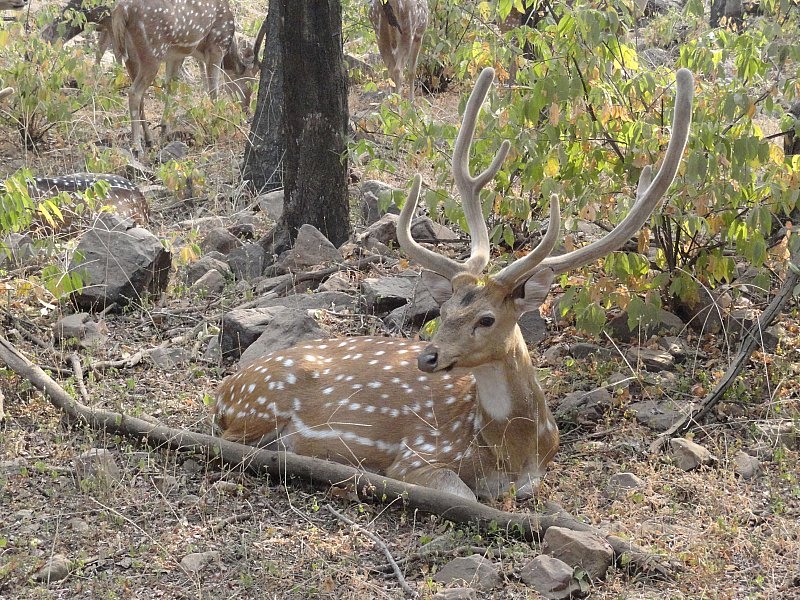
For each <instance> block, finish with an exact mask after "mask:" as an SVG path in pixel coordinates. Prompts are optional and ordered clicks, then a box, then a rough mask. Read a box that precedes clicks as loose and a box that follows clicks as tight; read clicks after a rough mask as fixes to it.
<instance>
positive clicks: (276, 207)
mask: <svg viewBox="0 0 800 600" xmlns="http://www.w3.org/2000/svg"><path fill="white" fill-rule="evenodd" d="M256 203H257V204H258V207H259V208H260V209H261V210H262V211H263V212H265V213H266V214H267V216H268V217H269V218H270V219H272V220H273V221H277V220H278V219H280V218H281V216H282V215H283V190H274V191H272V192H267V193H266V194H261V195H260V196H258V197H257V198H256Z"/></svg>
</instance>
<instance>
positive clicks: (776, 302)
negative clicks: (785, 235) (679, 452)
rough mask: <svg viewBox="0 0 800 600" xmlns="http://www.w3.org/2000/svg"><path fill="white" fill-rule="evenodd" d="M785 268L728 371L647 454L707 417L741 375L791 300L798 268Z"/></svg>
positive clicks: (796, 281)
mask: <svg viewBox="0 0 800 600" xmlns="http://www.w3.org/2000/svg"><path fill="white" fill-rule="evenodd" d="M789 266H790V268H789V270H788V273H787V276H786V279H785V280H784V282H783V286H781V289H780V290H779V291H778V293H777V294H776V295H775V297H774V298H773V299H772V302H770V303H769V305H768V306H767V308H765V309H764V312H762V313H761V315H759V317H758V320H757V321H756V323H755V325H753V327H752V328H751V329H750V330H749V331H746V332H744V339H743V340H742V347H741V348H740V349H739V353H738V354H737V355H736V357H735V358H734V359H733V362H732V363H731V364H730V366H729V367H728V370H727V371H725V375H723V376H722V379H720V380H719V382H718V383H717V385H716V386H714V389H713V390H711V392H709V394H708V395H707V396H706V397H705V399H704V400H703V402H701V403H700V405H699V406H698V407H697V408H696V409H694V410H689V411H688V412H687V413H686V414H685V415H684V416H683V418H681V419H680V420H679V421H678V422H677V423H675V424H674V425H673V426H672V427H670V428H669V429H668V430H667V431H665V432H664V433H662V434H661V435H660V436H658V437H657V438H656V439H655V441H654V442H653V443H652V444H650V452H653V453H655V452H659V451H660V450H661V449H662V448H663V447H664V446H665V445H666V443H667V441H668V440H669V439H670V438H671V437H673V436H676V435H683V434H685V433H686V432H687V431H689V430H690V429H692V428H693V427H694V426H695V425H697V424H699V423H700V420H701V419H703V418H704V417H705V416H706V415H708V413H710V412H711V409H713V408H714V407H715V406H716V405H717V404H718V403H719V401H720V400H722V397H723V395H724V394H725V392H726V391H728V388H729V387H730V386H731V385H732V384H733V382H734V381H735V380H736V377H738V375H739V373H741V372H742V369H744V367H745V365H746V364H747V362H748V361H749V360H750V355H751V354H753V351H754V350H755V348H756V345H757V344H758V343H759V342H760V341H761V335H760V334H761V332H762V331H764V329H766V328H767V327H769V324H770V323H772V321H773V320H774V319H775V317H777V316H778V315H779V314H780V313H781V312H782V311H783V307H784V306H785V305H786V303H787V302H788V301H789V298H791V297H792V292H793V290H794V288H795V286H796V285H797V284H798V282H800V269H798V267H797V266H796V265H794V264H793V263H789Z"/></svg>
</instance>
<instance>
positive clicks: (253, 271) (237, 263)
mask: <svg viewBox="0 0 800 600" xmlns="http://www.w3.org/2000/svg"><path fill="white" fill-rule="evenodd" d="M266 260H267V256H266V253H265V252H264V248H263V247H262V246H261V244H257V243H255V242H253V243H249V244H244V245H243V246H240V247H239V248H234V249H233V250H231V252H230V254H228V264H229V265H230V267H231V271H232V272H233V277H234V279H236V280H245V281H250V280H252V279H255V278H256V277H260V276H261V274H262V273H263V272H264V266H265V264H266Z"/></svg>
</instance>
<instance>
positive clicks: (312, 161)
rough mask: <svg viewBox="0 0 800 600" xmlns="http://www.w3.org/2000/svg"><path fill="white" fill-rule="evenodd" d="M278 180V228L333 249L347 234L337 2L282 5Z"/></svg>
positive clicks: (299, 0)
mask: <svg viewBox="0 0 800 600" xmlns="http://www.w3.org/2000/svg"><path fill="white" fill-rule="evenodd" d="M281 6H282V10H281V12H282V17H283V36H284V37H283V67H284V75H285V78H284V86H283V93H284V117H285V122H286V177H285V181H284V184H285V185H284V210H283V216H282V218H281V222H280V223H279V227H283V228H285V229H286V230H288V232H289V236H290V238H291V239H292V240H294V238H295V237H296V235H297V230H298V229H299V228H300V226H301V225H303V224H304V223H308V224H311V225H313V226H314V227H316V228H317V229H319V230H320V231H321V232H322V233H323V234H324V235H325V236H326V237H327V238H328V239H329V240H330V241H331V242H332V243H333V244H334V245H336V246H338V245H340V244H342V243H343V242H345V241H346V240H347V238H348V237H349V236H350V219H349V212H350V211H349V203H348V196H347V161H346V145H345V139H346V135H347V119H348V108H347V74H346V72H345V67H344V57H343V50H342V7H341V1H340V0H326V1H324V2H320V1H316V2H315V1H312V0H283V1H282V2H281Z"/></svg>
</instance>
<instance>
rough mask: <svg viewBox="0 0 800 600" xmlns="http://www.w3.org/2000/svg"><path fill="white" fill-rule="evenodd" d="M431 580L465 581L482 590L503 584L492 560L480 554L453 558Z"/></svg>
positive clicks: (446, 582) (445, 581)
mask: <svg viewBox="0 0 800 600" xmlns="http://www.w3.org/2000/svg"><path fill="white" fill-rule="evenodd" d="M433 580H434V581H435V582H437V583H441V584H444V585H448V584H450V583H465V584H468V585H470V586H471V587H473V588H476V589H479V590H482V591H489V590H493V589H496V588H498V587H500V586H501V585H502V584H503V580H502V578H501V577H500V574H499V573H498V571H497V568H496V567H495V566H494V564H493V563H492V561H490V560H489V559H487V558H484V557H483V556H481V555H480V554H473V555H472V556H464V557H459V558H454V559H453V560H451V561H450V562H449V563H447V564H446V565H444V566H443V567H442V568H441V569H440V570H439V572H438V573H436V575H434V576H433Z"/></svg>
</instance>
